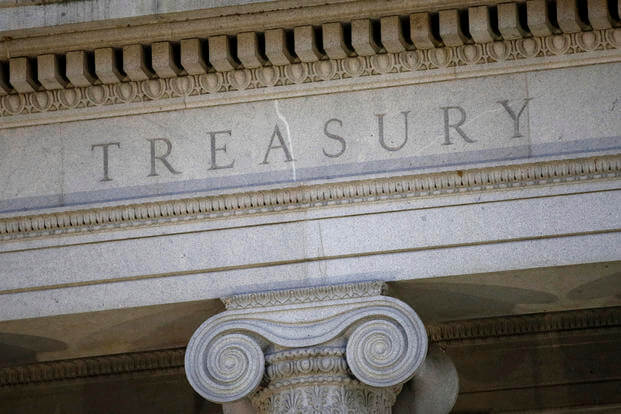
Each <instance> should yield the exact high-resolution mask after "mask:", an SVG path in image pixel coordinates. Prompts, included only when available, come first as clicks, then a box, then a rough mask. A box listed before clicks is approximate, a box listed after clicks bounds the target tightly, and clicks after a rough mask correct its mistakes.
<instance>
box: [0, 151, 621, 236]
mask: <svg viewBox="0 0 621 414" xmlns="http://www.w3.org/2000/svg"><path fill="white" fill-rule="evenodd" d="M620 176H621V154H615V155H608V156H600V157H590V158H578V159H568V160H557V161H546V162H538V163H528V164H516V165H505V166H498V167H488V168H478V169H470V170H459V171H450V172H440V173H433V174H417V175H407V176H401V177H388V178H376V179H369V180H360V181H349V182H341V183H330V184H316V185H302V186H298V187H290V188H279V189H272V190H263V191H253V192H244V193H234V194H223V195H214V196H205V197H197V198H187V199H180V200H167V201H154V202H145V203H141V204H128V205H120V206H110V207H101V208H96V209H82V210H69V211H63V212H55V213H49V214H37V215H27V216H18V217H8V218H2V219H0V241H2V240H4V241H8V240H15V239H23V238H31V237H42V236H55V235H61V234H80V233H89V232H93V231H100V230H107V229H118V228H123V229H127V228H139V227H144V226H154V225H162V224H166V223H181V222H188V221H193V220H209V219H216V218H222V217H231V216H248V215H255V214H263V213H270V212H279V211H293V210H301V209H307V208H313V207H323V206H328V205H330V206H334V205H355V204H360V203H368V202H376V201H387V200H397V199H403V198H418V197H429V196H440V195H445V194H466V193H473V192H481V191H496V190H499V189H507V188H528V187H533V186H541V185H550V184H558V183H572V182H585V181H592V180H600V179H616V178H618V177H620Z"/></svg>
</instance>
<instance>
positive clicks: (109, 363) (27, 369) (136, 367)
mask: <svg viewBox="0 0 621 414" xmlns="http://www.w3.org/2000/svg"><path fill="white" fill-rule="evenodd" d="M619 327H621V307H610V308H598V309H585V310H572V311H565V312H553V313H539V314H529V315H516V316H506V317H498V318H485V319H473V320H464V321H453V322H441V323H433V324H428V325H427V333H428V335H429V338H430V340H431V342H434V343H439V344H440V345H442V344H448V343H459V342H462V341H471V340H488V341H489V342H490V343H493V342H494V341H495V340H497V339H500V338H506V337H514V336H523V337H529V336H530V337H532V336H537V335H545V334H549V333H554V332H562V331H583V330H587V331H588V330H593V329H610V328H619ZM184 354H185V348H175V349H168V350H160V351H147V352H136V353H127V354H119V355H110V356H99V357H89V358H79V359H71V360H62V361H51V362H39V363H33V364H27V365H19V366H13V367H4V368H0V389H2V388H5V387H15V386H25V385H33V384H42V383H53V382H57V381H66V380H78V379H84V378H90V377H100V376H116V375H127V374H133V373H141V372H142V373H153V374H161V373H168V372H174V373H179V375H183V364H184Z"/></svg>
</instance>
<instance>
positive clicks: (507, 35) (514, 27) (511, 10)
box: [498, 3, 526, 40]
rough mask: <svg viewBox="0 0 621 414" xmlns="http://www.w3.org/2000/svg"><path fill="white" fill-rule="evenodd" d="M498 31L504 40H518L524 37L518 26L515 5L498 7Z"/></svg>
mask: <svg viewBox="0 0 621 414" xmlns="http://www.w3.org/2000/svg"><path fill="white" fill-rule="evenodd" d="M498 31H500V34H501V35H502V37H503V39H505V40H511V39H520V38H522V37H524V36H525V35H526V31H525V30H524V28H523V27H522V25H521V24H520V18H519V15H518V6H517V3H502V4H499V5H498Z"/></svg>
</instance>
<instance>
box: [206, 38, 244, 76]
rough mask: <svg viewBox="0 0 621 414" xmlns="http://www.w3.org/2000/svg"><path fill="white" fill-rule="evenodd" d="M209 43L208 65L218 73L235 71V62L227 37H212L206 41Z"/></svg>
mask: <svg viewBox="0 0 621 414" xmlns="http://www.w3.org/2000/svg"><path fill="white" fill-rule="evenodd" d="M208 42H209V63H211V66H213V67H214V69H216V70H217V71H218V72H226V71H229V70H233V69H236V68H237V66H239V65H238V64H237V62H235V59H233V56H232V55H231V47H230V44H229V37H228V36H225V35H222V36H213V37H210V38H209V39H208Z"/></svg>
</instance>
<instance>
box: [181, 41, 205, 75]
mask: <svg viewBox="0 0 621 414" xmlns="http://www.w3.org/2000/svg"><path fill="white" fill-rule="evenodd" d="M181 66H183V68H184V69H185V71H186V72H187V73H188V74H190V75H202V74H203V73H206V72H207V67H208V66H207V63H206V62H205V59H204V58H203V46H202V44H201V41H200V40H199V39H184V40H182V41H181Z"/></svg>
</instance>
